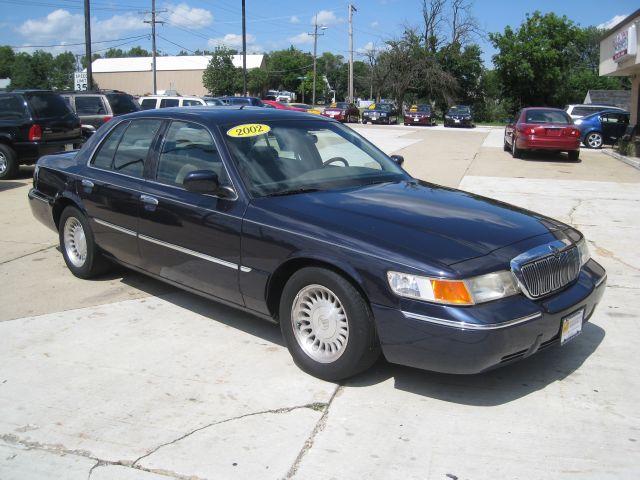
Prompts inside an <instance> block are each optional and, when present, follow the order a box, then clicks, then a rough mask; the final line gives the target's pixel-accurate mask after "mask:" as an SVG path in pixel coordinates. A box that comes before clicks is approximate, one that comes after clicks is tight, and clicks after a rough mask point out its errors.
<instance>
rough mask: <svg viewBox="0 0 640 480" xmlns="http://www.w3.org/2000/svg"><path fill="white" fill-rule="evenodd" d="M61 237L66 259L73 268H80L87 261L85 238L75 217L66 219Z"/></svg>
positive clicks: (82, 229)
mask: <svg viewBox="0 0 640 480" xmlns="http://www.w3.org/2000/svg"><path fill="white" fill-rule="evenodd" d="M62 235H63V240H64V251H65V252H66V254H67V258H68V259H69V261H70V262H71V263H72V264H73V266H75V267H78V268H80V267H82V266H83V265H84V262H85V261H86V260H87V237H86V236H85V233H84V228H82V224H81V223H80V220H78V219H77V218H76V217H69V218H67V221H66V222H64V231H63V234H62Z"/></svg>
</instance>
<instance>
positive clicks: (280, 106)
mask: <svg viewBox="0 0 640 480" xmlns="http://www.w3.org/2000/svg"><path fill="white" fill-rule="evenodd" d="M262 103H264V106H265V107H267V108H269V107H271V108H277V109H278V110H292V111H295V112H306V110H304V109H303V108H297V107H293V106H290V105H289V104H287V103H282V102H276V101H275V100H262Z"/></svg>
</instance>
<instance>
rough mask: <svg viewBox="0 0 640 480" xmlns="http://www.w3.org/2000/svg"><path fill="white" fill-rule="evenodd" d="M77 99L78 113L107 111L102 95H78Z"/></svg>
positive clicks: (96, 113) (97, 113)
mask: <svg viewBox="0 0 640 480" xmlns="http://www.w3.org/2000/svg"><path fill="white" fill-rule="evenodd" d="M75 100H76V113H77V114H78V115H104V114H105V113H106V111H105V109H104V104H103V103H102V98H100V97H94V96H89V95H87V96H85V95H78V96H77V97H76V99H75Z"/></svg>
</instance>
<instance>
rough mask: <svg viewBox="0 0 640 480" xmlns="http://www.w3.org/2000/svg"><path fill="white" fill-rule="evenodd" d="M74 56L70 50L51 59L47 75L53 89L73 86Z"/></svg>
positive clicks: (65, 88)
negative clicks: (49, 71)
mask: <svg viewBox="0 0 640 480" xmlns="http://www.w3.org/2000/svg"><path fill="white" fill-rule="evenodd" d="M75 67H76V58H75V56H74V55H73V53H71V52H65V53H61V54H60V55H58V56H57V57H55V58H54V59H53V63H52V69H51V74H50V76H49V80H50V88H53V89H54V90H71V89H72V88H73V86H74V79H73V72H74V71H75Z"/></svg>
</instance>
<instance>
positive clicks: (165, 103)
mask: <svg viewBox="0 0 640 480" xmlns="http://www.w3.org/2000/svg"><path fill="white" fill-rule="evenodd" d="M178 106H180V100H178V99H177V98H163V99H162V100H160V108H168V107H178Z"/></svg>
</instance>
